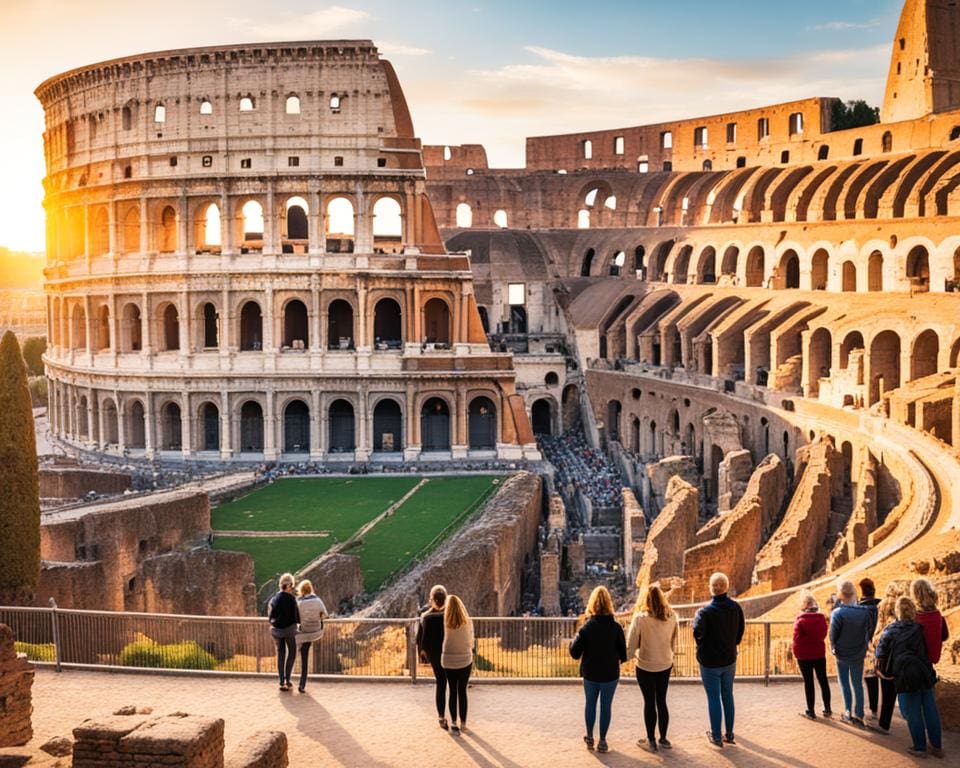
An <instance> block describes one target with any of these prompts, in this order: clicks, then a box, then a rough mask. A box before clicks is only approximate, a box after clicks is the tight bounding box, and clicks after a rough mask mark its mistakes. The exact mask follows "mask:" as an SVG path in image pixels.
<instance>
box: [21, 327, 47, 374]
mask: <svg viewBox="0 0 960 768" xmlns="http://www.w3.org/2000/svg"><path fill="white" fill-rule="evenodd" d="M46 351H47V337H46V336H31V337H30V338H29V339H27V340H26V341H25V342H23V361H24V362H25V363H26V364H27V375H29V376H43V354H44V352H46Z"/></svg>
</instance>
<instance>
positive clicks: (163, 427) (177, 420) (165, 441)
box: [160, 403, 183, 451]
mask: <svg viewBox="0 0 960 768" xmlns="http://www.w3.org/2000/svg"><path fill="white" fill-rule="evenodd" d="M182 448H183V422H182V419H181V416H180V406H179V405H177V404H176V403H167V404H165V405H164V406H163V408H161V409H160V449H161V450H164V451H179V450H181V449H182Z"/></svg>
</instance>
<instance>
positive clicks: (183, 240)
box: [177, 193, 191, 254]
mask: <svg viewBox="0 0 960 768" xmlns="http://www.w3.org/2000/svg"><path fill="white" fill-rule="evenodd" d="M177 207H178V208H179V210H178V211H177V252H178V253H183V254H189V253H190V252H191V248H190V201H189V200H188V199H187V195H186V193H183V194H181V195H180V202H179V204H178V206H177Z"/></svg>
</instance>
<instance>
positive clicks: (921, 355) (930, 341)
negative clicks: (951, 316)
mask: <svg viewBox="0 0 960 768" xmlns="http://www.w3.org/2000/svg"><path fill="white" fill-rule="evenodd" d="M939 355H940V338H939V337H938V336H937V333H936V331H932V330H926V331H924V332H923V333H921V334H920V335H919V336H917V339H916V341H914V342H913V351H912V352H911V353H910V381H913V380H914V379H922V378H923V377H924V376H932V375H933V374H935V373H936V372H937V360H938V358H939Z"/></svg>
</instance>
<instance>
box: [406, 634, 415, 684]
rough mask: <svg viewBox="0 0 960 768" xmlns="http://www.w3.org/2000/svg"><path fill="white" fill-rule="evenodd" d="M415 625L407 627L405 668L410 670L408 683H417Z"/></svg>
mask: <svg viewBox="0 0 960 768" xmlns="http://www.w3.org/2000/svg"><path fill="white" fill-rule="evenodd" d="M416 633H417V625H416V622H414V623H411V624H408V625H407V666H408V667H409V668H410V682H411V683H416V682H417V639H416V638H417V635H416Z"/></svg>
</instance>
